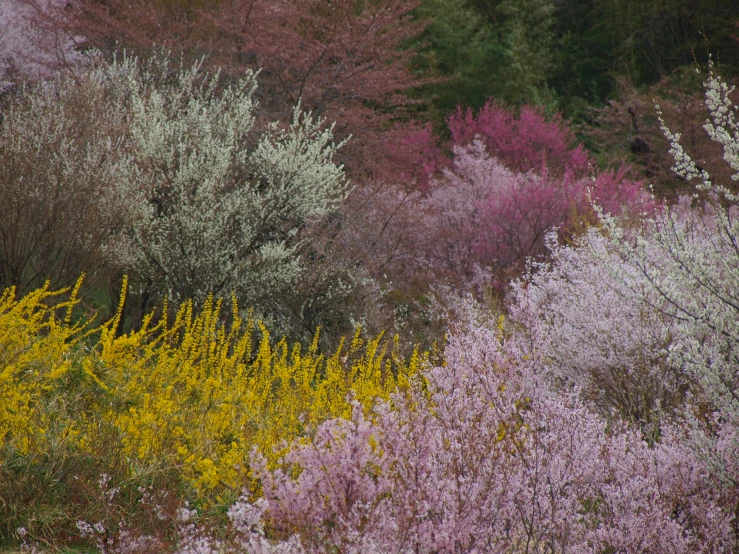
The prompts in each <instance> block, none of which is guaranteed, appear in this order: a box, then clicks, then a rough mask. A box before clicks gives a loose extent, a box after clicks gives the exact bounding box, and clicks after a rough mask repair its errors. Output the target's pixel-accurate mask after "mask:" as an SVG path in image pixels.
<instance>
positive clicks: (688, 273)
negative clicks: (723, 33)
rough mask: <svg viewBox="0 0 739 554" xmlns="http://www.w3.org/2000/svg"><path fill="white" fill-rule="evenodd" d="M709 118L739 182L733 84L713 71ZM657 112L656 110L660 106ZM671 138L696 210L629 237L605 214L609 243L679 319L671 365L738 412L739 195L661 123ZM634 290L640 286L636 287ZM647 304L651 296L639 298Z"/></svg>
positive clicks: (726, 409) (675, 212)
mask: <svg viewBox="0 0 739 554" xmlns="http://www.w3.org/2000/svg"><path fill="white" fill-rule="evenodd" d="M705 88H706V106H707V108H708V110H709V113H710V119H709V120H707V121H706V124H705V125H704V128H705V130H706V132H707V133H708V135H709V137H710V138H711V139H712V140H713V141H715V142H718V143H719V144H720V145H721V146H722V147H723V151H724V160H725V162H726V163H727V164H728V165H729V167H730V168H731V169H732V171H733V175H732V180H734V181H737V180H739V126H738V125H737V121H736V111H737V107H736V106H735V105H734V104H733V102H732V100H731V94H732V93H733V88H730V87H729V86H728V85H727V84H726V83H725V82H724V81H723V80H722V79H721V78H720V77H719V76H717V75H715V74H714V72H713V68H712V67H711V68H710V72H709V76H708V79H707V80H706V82H705ZM658 109H659V107H658ZM662 130H663V132H664V133H665V135H666V136H667V138H668V139H669V140H670V142H671V149H670V152H671V154H672V155H673V157H674V158H675V165H674V167H673V169H674V171H675V172H676V173H677V174H678V175H680V176H681V177H683V178H684V179H686V180H687V181H689V182H692V183H694V184H695V193H694V201H695V202H700V201H703V202H704V204H703V205H702V206H699V208H698V209H693V210H690V211H688V212H687V213H684V212H685V211H684V210H680V209H674V208H673V209H667V208H665V209H664V211H662V212H661V213H659V214H658V215H657V216H656V217H654V218H653V219H651V220H649V221H648V223H647V225H646V228H645V229H644V230H643V231H642V232H640V233H638V234H637V235H636V236H635V237H629V236H628V234H625V233H624V232H623V231H622V230H621V229H620V228H619V226H618V224H617V222H616V221H615V220H614V219H613V218H611V217H603V222H604V224H605V226H606V228H607V229H608V231H609V232H610V235H611V237H612V240H613V242H614V243H615V244H617V245H618V246H619V248H620V250H621V252H622V254H623V255H624V256H625V257H626V258H627V259H628V260H629V261H630V263H633V264H635V265H636V266H637V267H638V268H639V269H640V271H641V273H642V275H643V276H644V277H645V279H646V281H647V282H648V283H649V287H648V291H649V292H648V293H647V294H650V293H651V292H656V293H657V294H658V295H659V298H660V299H661V304H660V306H659V307H660V309H661V310H662V311H663V312H664V313H665V314H667V315H669V316H670V317H671V318H673V319H674V320H675V321H677V322H678V328H679V333H678V337H677V339H676V340H673V342H672V344H671V346H670V350H669V358H670V361H671V363H672V364H673V365H674V366H675V367H677V368H679V369H681V370H684V371H686V372H687V373H688V374H689V375H692V376H693V377H694V378H695V379H696V381H697V382H698V383H699V384H700V385H701V386H702V388H703V390H704V391H705V392H706V394H707V395H708V397H709V398H710V400H711V401H712V402H713V403H714V404H715V405H716V407H717V408H719V409H720V410H721V411H722V412H723V413H725V414H727V413H731V414H735V415H739V205H738V204H739V197H738V196H737V194H736V192H735V191H736V187H732V186H731V185H730V184H728V183H727V184H717V183H714V182H713V181H712V179H711V176H710V175H709V174H708V172H707V171H706V170H705V169H699V168H698V167H697V165H696V164H695V162H694V161H693V160H692V158H691V157H690V155H689V154H688V153H687V152H685V150H684V149H683V147H682V146H681V144H680V134H679V133H672V132H671V131H670V130H669V129H668V128H667V126H666V125H665V124H664V122H663V121H662ZM634 293H636V294H638V293H639V291H638V290H636V289H634ZM642 298H643V300H644V301H645V302H648V298H647V296H646V295H642Z"/></svg>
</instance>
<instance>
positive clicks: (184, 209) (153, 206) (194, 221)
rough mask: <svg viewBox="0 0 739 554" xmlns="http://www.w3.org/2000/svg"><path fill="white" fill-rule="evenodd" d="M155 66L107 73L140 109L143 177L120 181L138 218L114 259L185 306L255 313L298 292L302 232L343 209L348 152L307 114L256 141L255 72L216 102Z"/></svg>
mask: <svg viewBox="0 0 739 554" xmlns="http://www.w3.org/2000/svg"><path fill="white" fill-rule="evenodd" d="M158 61H159V62H161V63H159V66H158V65H157V64H150V65H149V67H146V68H145V67H143V64H141V63H139V62H137V61H136V60H131V59H124V60H123V61H122V62H121V63H120V64H114V65H113V66H111V67H110V68H108V71H109V72H111V73H115V74H117V75H120V77H119V80H120V83H121V85H122V86H124V87H125V88H126V90H127V91H128V96H129V98H128V102H129V103H130V106H131V112H130V128H129V130H128V132H129V134H130V140H131V147H132V153H131V157H132V161H133V165H134V169H133V171H132V172H130V173H129V174H126V175H122V176H121V177H122V179H125V180H126V181H125V185H127V186H128V190H129V202H131V203H132V205H133V206H134V210H135V214H134V215H132V216H131V217H130V218H129V220H128V221H127V225H126V229H125V232H124V233H121V234H119V235H118V236H117V237H116V239H115V240H114V241H113V242H112V243H111V244H110V245H109V247H108V253H109V256H110V257H111V258H112V260H114V262H115V263H116V264H118V265H119V266H122V267H124V268H126V269H130V270H135V271H136V274H137V275H138V276H139V279H140V280H141V281H143V283H144V284H146V283H147V282H148V283H151V284H152V285H154V286H155V288H156V287H161V290H163V291H169V293H170V296H173V297H174V298H175V299H177V300H178V301H179V300H184V299H187V298H191V299H193V300H195V301H196V302H202V301H203V300H204V299H205V296H206V295H207V294H208V292H212V293H213V294H215V295H216V296H217V297H221V298H225V299H226V300H228V299H229V298H230V294H231V292H233V293H234V294H235V295H236V297H237V299H238V301H239V302H241V303H242V304H245V305H248V306H250V307H253V306H255V305H256V304H257V303H258V301H259V300H260V299H261V298H268V297H270V296H271V295H274V294H276V293H277V292H278V291H280V290H284V289H285V288H286V287H287V286H288V285H290V284H292V283H294V282H295V280H296V279H297V277H298V275H299V271H300V266H299V263H298V261H299V252H300V246H301V239H304V236H301V231H303V230H304V229H305V227H306V226H308V225H309V223H310V222H312V221H315V220H316V219H318V218H320V217H322V216H324V215H326V214H328V213H329V212H330V211H331V210H332V209H334V208H336V207H337V206H338V205H339V203H340V202H341V201H342V200H343V198H344V196H345V193H346V190H347V183H346V181H345V179H344V174H343V170H342V168H341V167H340V166H337V165H336V164H334V163H333V161H332V157H333V154H334V152H335V151H336V149H337V148H338V146H340V145H335V144H334V143H333V142H332V138H333V135H332V132H331V129H330V128H328V129H326V128H323V121H321V120H314V119H313V118H312V117H311V116H310V114H305V113H302V112H301V111H300V109H299V107H298V108H296V109H295V111H294V114H293V121H292V123H291V124H290V125H287V126H284V127H280V126H279V125H278V124H277V123H273V124H271V125H269V127H268V129H267V130H266V131H265V132H263V133H261V134H259V136H258V137H256V138H254V139H253V140H249V135H250V134H252V136H253V134H254V133H253V131H255V130H254V129H253V126H254V120H255V118H254V109H255V102H254V100H253V98H252V97H253V94H254V91H255V88H256V80H255V79H256V78H255V75H254V74H253V73H252V72H247V73H246V74H245V75H244V76H243V77H242V78H241V79H240V81H238V82H237V83H236V84H235V85H233V86H230V87H227V88H226V89H225V90H224V91H223V92H222V93H220V94H216V87H217V84H218V82H217V76H213V75H207V74H201V73H200V72H199V69H198V66H194V67H192V68H191V69H189V70H182V69H181V70H179V71H176V72H174V75H171V74H170V73H171V72H170V70H169V68H168V67H167V62H166V60H165V59H162V60H158ZM252 142H254V144H253V143H252Z"/></svg>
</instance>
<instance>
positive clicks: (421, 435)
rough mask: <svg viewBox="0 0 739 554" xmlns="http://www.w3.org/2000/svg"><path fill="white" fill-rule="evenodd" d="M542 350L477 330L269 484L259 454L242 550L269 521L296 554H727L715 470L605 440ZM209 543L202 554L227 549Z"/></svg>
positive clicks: (318, 440) (240, 517)
mask: <svg viewBox="0 0 739 554" xmlns="http://www.w3.org/2000/svg"><path fill="white" fill-rule="evenodd" d="M538 346H539V345H538V344H537V341H534V342H530V341H525V342H519V341H518V339H515V338H510V339H506V340H503V339H502V336H501V334H500V332H493V331H489V330H486V329H482V328H473V329H471V331H470V332H469V333H467V334H464V335H456V336H454V337H452V338H451V340H450V343H449V346H448V348H447V350H446V360H447V361H446V364H445V365H442V366H440V367H435V368H430V369H427V370H425V371H424V372H423V374H424V377H425V380H424V381H415V382H414V385H413V386H412V387H411V388H410V389H407V390H406V391H405V392H404V393H401V394H398V395H394V396H392V398H391V400H390V401H389V402H387V401H381V402H379V403H378V404H377V405H376V407H375V410H374V412H373V414H372V415H371V416H370V417H367V415H366V414H365V411H364V410H363V409H362V408H361V406H360V405H358V404H357V405H356V406H355V410H354V413H353V416H352V419H351V420H346V419H335V420H329V421H327V422H325V423H323V424H322V425H321V426H320V427H319V428H318V431H317V433H316V435H315V437H314V439H313V441H312V442H310V443H305V442H296V443H293V446H292V448H291V450H290V452H289V453H287V455H286V456H285V458H284V460H283V461H282V463H281V465H279V466H278V467H277V469H275V470H273V471H270V470H269V469H268V468H267V466H266V464H265V463H264V462H260V461H259V457H258V456H257V460H256V462H255V465H256V466H257V467H258V475H259V477H260V479H261V483H262V490H263V494H264V498H263V499H261V500H257V501H254V500H252V501H251V502H250V501H249V499H248V498H247V497H245V498H243V499H242V500H240V501H239V502H238V503H236V504H235V505H234V507H233V508H232V509H231V512H230V515H231V518H232V523H233V524H234V525H235V526H236V527H237V528H238V529H239V531H240V532H242V533H243V531H244V530H250V531H251V533H252V534H251V535H250V534H247V535H246V537H243V535H242V537H243V538H237V539H236V546H235V548H234V550H233V551H240V548H241V549H246V550H247V551H251V548H253V545H252V543H251V541H252V540H255V539H259V537H260V536H261V535H260V533H261V530H262V526H261V523H257V522H258V521H259V517H260V514H261V513H264V516H263V517H264V518H265V519H266V521H269V523H270V525H271V526H272V527H273V532H274V535H273V536H274V538H275V539H278V541H284V542H277V543H270V547H272V548H284V549H286V550H288V551H293V549H298V550H299V549H305V550H306V551H308V552H335V551H347V552H365V551H371V552H423V553H426V552H428V553H430V552H583V553H585V552H613V551H615V552H618V551H621V552H629V553H631V552H656V553H662V552H664V553H668V552H670V553H673V552H685V553H687V552H721V551H722V549H723V548H726V547H728V546H729V544H730V540H731V529H730V521H731V518H732V515H731V514H732V512H731V511H727V510H723V509H722V507H721V506H720V504H719V499H718V498H717V496H716V495H715V494H714V491H713V490H712V488H711V487H710V486H707V483H708V481H709V480H710V477H709V473H708V469H707V466H706V465H705V464H703V463H701V462H700V460H697V459H696V458H695V457H690V456H688V455H687V453H685V452H683V451H682V450H681V449H680V447H679V443H678V444H670V446H669V447H668V446H665V447H662V446H660V447H658V448H657V449H651V448H650V447H649V446H647V444H646V443H645V442H643V441H642V440H641V439H640V437H639V435H638V433H635V432H634V431H630V430H627V429H625V428H623V427H622V426H620V425H618V424H616V425H612V426H611V429H610V430H607V429H606V423H605V422H604V421H603V420H602V419H601V418H599V417H598V415H597V414H596V413H595V412H594V411H593V410H592V409H591V408H590V406H589V404H587V403H586V402H583V401H582V400H581V399H579V398H578V396H577V394H571V393H553V392H552V391H551V390H549V389H548V388H547V386H546V384H545V383H544V382H543V381H542V380H541V379H540V376H539V375H538V373H539V370H540V369H541V367H540V365H541V363H542V361H543V360H542V359H541V358H540V357H539V351H538ZM265 501H266V502H265ZM676 513H679V514H680V515H679V517H676V516H675V514H676ZM245 523H246V525H245ZM200 540H201V542H200V543H199V544H200V546H201V548H202V550H200V551H202V552H215V551H219V550H217V549H218V548H222V547H224V545H223V544H222V543H216V542H215V541H214V540H213V539H212V538H209V537H208V536H207V535H200ZM184 551H187V550H186V549H185V550H184ZM227 551H231V550H227ZM242 551H243V550H242ZM257 551H258V550H257Z"/></svg>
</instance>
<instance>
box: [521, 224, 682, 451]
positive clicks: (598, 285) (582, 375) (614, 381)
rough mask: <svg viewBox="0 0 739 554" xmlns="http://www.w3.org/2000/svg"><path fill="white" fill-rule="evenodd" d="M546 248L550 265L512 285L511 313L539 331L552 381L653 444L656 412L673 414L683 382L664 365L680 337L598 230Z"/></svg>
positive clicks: (636, 271) (634, 270)
mask: <svg viewBox="0 0 739 554" xmlns="http://www.w3.org/2000/svg"><path fill="white" fill-rule="evenodd" d="M549 238H550V242H549V244H548V246H549V248H550V255H551V261H550V262H549V263H543V264H535V265H534V266H533V267H532V271H530V272H529V273H527V274H526V275H525V276H524V278H523V279H522V280H519V281H516V282H514V283H513V285H512V291H511V295H512V298H513V302H514V303H513V306H512V314H513V316H514V318H516V319H518V320H520V321H521V323H524V324H525V325H527V327H528V328H529V329H532V328H534V327H537V328H539V327H540V328H541V329H540V331H539V332H543V333H544V334H546V336H547V337H548V340H547V341H546V344H545V346H544V349H545V352H546V356H547V359H548V360H549V364H548V368H549V370H550V371H551V372H552V377H554V378H556V379H558V380H561V382H563V383H567V384H575V385H577V386H578V387H579V388H581V389H582V391H583V392H584V393H585V394H586V395H587V396H589V397H590V398H592V399H593V400H594V401H595V403H596V405H597V406H598V407H599V410H600V412H601V414H602V415H604V416H605V417H611V416H612V413H613V412H616V413H617V414H618V415H620V416H621V417H623V418H625V419H626V420H629V421H632V422H634V423H637V424H638V425H640V426H641V427H642V429H643V431H645V432H646V433H647V434H648V436H650V437H651V438H652V439H654V438H655V437H656V436H657V435H658V433H659V419H660V414H661V413H662V412H666V413H669V412H671V410H673V409H675V408H677V407H679V406H680V405H681V402H682V393H684V392H685V391H686V390H687V387H688V384H689V380H688V379H687V377H686V376H685V375H683V374H682V373H681V372H680V371H679V370H678V369H676V368H675V367H673V366H672V365H671V364H669V363H668V360H667V351H668V348H669V347H670V345H671V344H672V341H673V340H674V339H675V337H676V336H677V335H678V333H679V331H678V329H677V321H676V320H674V319H672V318H670V317H669V316H668V315H667V314H666V313H665V311H664V310H665V309H666V308H667V306H666V305H665V302H664V301H663V300H661V299H660V297H659V295H658V294H656V292H652V293H645V294H646V296H645V297H642V298H638V297H636V296H635V295H634V293H633V290H640V291H645V290H647V289H648V288H649V283H648V281H647V279H646V278H645V277H644V276H643V274H642V273H641V271H640V269H639V267H638V266H637V265H635V264H632V263H629V262H628V261H627V260H625V259H624V258H623V257H622V256H621V255H620V253H619V251H618V249H617V248H615V247H614V245H613V244H611V241H610V239H609V238H608V237H607V236H604V235H603V234H602V233H601V231H600V230H598V229H591V230H590V231H588V232H587V233H586V234H585V235H583V236H582V237H581V238H580V239H579V240H578V241H577V242H576V243H575V244H574V245H569V246H560V245H557V244H556V240H555V237H554V236H550V237H549Z"/></svg>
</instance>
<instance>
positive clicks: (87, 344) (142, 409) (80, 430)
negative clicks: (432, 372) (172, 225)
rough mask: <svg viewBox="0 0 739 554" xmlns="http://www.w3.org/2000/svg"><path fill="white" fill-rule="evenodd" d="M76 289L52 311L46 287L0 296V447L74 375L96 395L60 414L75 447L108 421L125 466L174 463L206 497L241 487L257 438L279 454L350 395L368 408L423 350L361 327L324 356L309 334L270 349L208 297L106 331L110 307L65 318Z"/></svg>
mask: <svg viewBox="0 0 739 554" xmlns="http://www.w3.org/2000/svg"><path fill="white" fill-rule="evenodd" d="M124 289H125V283H124ZM75 296H76V289H75V290H74V291H72V294H71V298H70V299H69V300H67V301H66V302H63V303H57V304H56V305H55V306H54V307H50V306H49V303H48V302H47V301H49V300H51V299H56V298H58V297H59V293H53V292H49V291H48V290H47V289H46V288H43V289H40V290H38V291H35V292H33V293H30V294H28V295H27V296H25V297H23V298H20V299H18V300H16V299H14V293H13V291H12V290H9V291H5V293H4V294H3V296H2V297H1V300H0V395H2V398H3V399H4V400H3V404H2V406H0V443H1V444H5V443H8V442H12V443H13V445H14V447H15V448H16V450H18V451H21V452H29V449H31V448H32V447H33V444H32V441H31V439H30V438H29V437H32V436H43V433H44V432H45V426H46V425H48V422H49V418H54V417H55V414H54V413H53V412H54V411H53V409H50V406H51V405H52V404H54V402H57V403H58V397H59V395H63V394H65V390H66V389H65V387H67V385H65V383H66V382H67V381H68V379H67V381H65V375H66V374H67V373H69V372H76V374H77V375H81V376H82V377H83V378H84V379H85V386H86V387H89V388H93V389H94V390H95V391H96V394H95V395H93V397H94V398H95V400H94V402H95V405H94V406H93V407H92V408H91V407H90V405H89V395H88V397H87V398H88V403H87V405H86V406H85V409H84V410H82V409H81V410H79V411H78V412H75V411H74V410H71V411H70V410H69V409H67V410H66V413H72V414H75V415H74V416H72V417H70V416H67V421H62V422H61V424H62V425H65V426H66V430H65V436H66V437H70V438H71V439H70V440H74V441H76V443H77V445H78V447H79V448H80V449H83V450H84V449H85V448H93V446H92V445H95V444H99V441H97V440H96V434H97V433H101V432H102V431H101V430H103V429H104V430H105V432H108V433H109V432H110V430H111V429H113V430H114V432H115V434H116V436H117V437H118V442H117V445H116V448H118V449H120V452H118V454H122V455H123V459H126V460H128V461H129V463H130V470H131V471H137V470H140V469H141V468H146V467H155V466H156V467H167V468H172V467H174V468H177V469H178V470H179V471H180V472H181V475H182V476H183V478H184V479H185V480H186V482H188V483H189V484H190V485H191V486H192V487H193V488H194V489H195V491H197V493H198V494H199V495H201V496H203V497H213V496H214V495H215V496H218V495H219V494H221V493H222V492H225V491H229V490H231V491H238V490H239V489H240V487H241V486H242V485H243V483H244V482H245V479H247V478H248V475H247V471H248V468H247V467H246V465H247V464H248V459H249V453H250V451H251V450H252V449H253V448H255V447H256V448H259V449H260V450H261V451H262V452H263V453H264V454H265V455H266V456H267V458H268V459H269V460H271V461H273V462H274V461H276V460H277V458H278V457H279V456H280V453H281V450H282V449H283V448H284V445H285V444H286V442H288V441H291V440H293V439H294V438H296V437H300V436H304V435H306V431H307V430H308V429H310V428H311V427H314V426H315V425H316V424H317V423H318V422H320V421H322V420H324V419H326V418H329V417H336V416H339V417H348V416H349V415H350V412H351V407H350V405H349V400H348V399H349V398H350V395H351V396H353V397H354V398H356V399H357V400H359V401H360V402H362V403H364V404H365V405H366V406H369V405H370V404H371V402H372V400H373V399H374V398H376V397H383V398H387V396H388V395H389V394H390V393H391V392H392V391H394V390H395V389H396V388H398V387H401V388H402V387H403V386H405V385H406V384H407V382H408V379H409V378H410V377H411V376H412V375H413V374H415V373H417V372H418V370H419V364H420V363H421V360H422V357H421V356H419V355H418V354H415V355H413V356H412V357H411V359H410V360H407V361H406V360H401V359H399V358H398V357H397V356H394V355H392V353H388V351H387V344H386V343H383V340H382V336H380V337H377V338H375V339H374V340H370V341H366V342H365V341H363V340H362V339H361V338H360V334H359V333H357V334H356V335H355V336H354V337H353V339H352V341H351V343H350V344H348V345H347V344H343V343H342V345H341V346H340V347H339V348H338V349H337V351H336V352H335V353H334V354H333V355H332V356H330V357H324V356H322V355H320V354H319V353H318V348H317V340H316V341H314V343H313V344H312V345H311V346H310V347H309V348H308V349H307V350H305V351H304V350H302V349H301V348H300V347H299V346H293V347H290V346H289V345H288V344H287V343H286V341H285V340H282V341H279V342H278V343H277V344H276V346H272V343H271V341H270V337H269V333H268V332H267V330H266V329H265V328H264V327H263V326H262V325H261V324H260V323H258V322H254V321H250V320H245V319H242V318H241V317H240V316H239V313H238V311H237V309H236V308H234V310H233V314H232V316H231V318H230V320H229V322H228V324H227V325H224V324H223V318H222V316H221V313H220V309H221V305H220V303H218V302H213V301H212V300H208V301H207V302H206V303H205V306H204V307H203V309H202V310H201V311H199V312H196V311H195V310H194V309H193V306H192V303H189V302H188V303H185V304H183V305H182V307H181V308H180V309H179V311H178V312H177V314H176V316H175V317H174V321H173V322H172V323H171V324H168V323H167V321H166V320H165V319H164V318H155V317H154V316H153V315H150V316H148V317H147V318H145V320H144V322H143V325H142V327H141V329H139V330H137V331H132V332H130V333H128V334H126V335H123V336H116V334H115V329H116V328H117V327H118V324H119V322H120V318H121V312H120V310H119V312H118V314H116V316H115V317H114V318H113V319H112V320H111V321H109V322H107V323H105V324H103V325H102V326H100V327H97V328H95V329H88V328H86V327H85V326H84V325H82V324H77V325H74V324H71V323H70V317H69V314H71V310H72V307H73V306H74V305H75V303H76V298H75ZM60 310H62V311H63V310H66V314H67V315H66V318H63V319H61V320H59V314H60V313H62V312H60ZM165 313H166V310H165ZM59 424H60V422H59V421H58V417H57V418H56V420H55V425H56V426H57V427H58V426H59ZM37 447H38V448H41V447H43V441H41V442H39V443H38V445H37Z"/></svg>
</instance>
